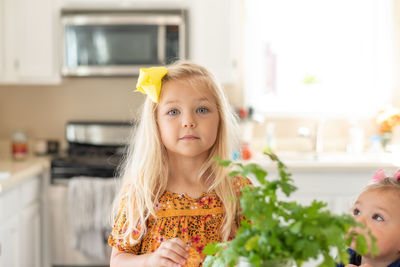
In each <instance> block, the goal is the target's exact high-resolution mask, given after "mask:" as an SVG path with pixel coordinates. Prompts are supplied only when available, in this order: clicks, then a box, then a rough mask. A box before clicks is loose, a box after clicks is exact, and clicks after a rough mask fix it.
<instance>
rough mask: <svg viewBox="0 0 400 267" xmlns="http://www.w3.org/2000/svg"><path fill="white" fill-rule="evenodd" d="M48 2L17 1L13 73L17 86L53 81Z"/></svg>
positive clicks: (54, 70) (38, 0) (51, 31)
mask: <svg viewBox="0 0 400 267" xmlns="http://www.w3.org/2000/svg"><path fill="white" fill-rule="evenodd" d="M53 2H54V1H51V0H36V1H30V0H18V5H17V17H18V19H17V25H16V30H17V33H18V34H17V43H16V47H18V49H17V54H18V59H17V63H16V64H17V66H16V67H17V73H18V79H19V81H21V82H24V81H29V82H34V81H46V80H49V79H51V78H53V77H54V75H55V72H56V70H57V68H55V62H54V60H55V57H56V55H55V53H54V50H55V46H56V44H55V41H54V40H53V38H54V33H53V30H54V27H55V26H56V25H58V24H56V23H54V22H55V21H54V20H55V19H54V18H55V16H54V14H55V13H54V12H53Z"/></svg>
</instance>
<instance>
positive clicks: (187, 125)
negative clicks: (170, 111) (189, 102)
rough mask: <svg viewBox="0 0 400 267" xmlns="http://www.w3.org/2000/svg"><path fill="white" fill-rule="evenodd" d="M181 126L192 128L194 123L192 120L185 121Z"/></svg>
mask: <svg viewBox="0 0 400 267" xmlns="http://www.w3.org/2000/svg"><path fill="white" fill-rule="evenodd" d="M183 127H185V128H194V127H195V123H194V122H193V121H190V122H185V123H184V124H183Z"/></svg>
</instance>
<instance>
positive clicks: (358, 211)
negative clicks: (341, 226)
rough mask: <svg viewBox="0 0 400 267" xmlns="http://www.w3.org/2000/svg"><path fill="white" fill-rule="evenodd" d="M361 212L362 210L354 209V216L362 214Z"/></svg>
mask: <svg viewBox="0 0 400 267" xmlns="http://www.w3.org/2000/svg"><path fill="white" fill-rule="evenodd" d="M360 213H361V212H360V210H359V209H354V210H353V215H354V216H357V215H360Z"/></svg>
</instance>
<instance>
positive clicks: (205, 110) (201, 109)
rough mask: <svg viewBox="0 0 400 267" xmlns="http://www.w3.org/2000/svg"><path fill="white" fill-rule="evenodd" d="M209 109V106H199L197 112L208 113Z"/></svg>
mask: <svg viewBox="0 0 400 267" xmlns="http://www.w3.org/2000/svg"><path fill="white" fill-rule="evenodd" d="M207 111H208V109H207V108H198V109H197V112H198V113H207Z"/></svg>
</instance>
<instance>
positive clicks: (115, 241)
mask: <svg viewBox="0 0 400 267" xmlns="http://www.w3.org/2000/svg"><path fill="white" fill-rule="evenodd" d="M125 223H126V198H122V200H121V202H120V206H119V209H118V213H117V216H116V217H115V220H114V224H113V228H112V231H111V235H110V236H109V238H108V244H109V245H110V246H112V247H115V248H117V249H118V250H120V251H124V252H128V253H132V254H140V249H141V245H142V242H141V241H140V242H139V243H137V244H134V245H132V244H131V243H130V242H129V241H127V242H124V240H123V239H122V238H118V235H119V234H121V233H123V232H124V231H125V230H126V225H125ZM131 236H132V238H133V239H137V238H139V233H137V232H136V233H135V232H134V233H132V234H131Z"/></svg>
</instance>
